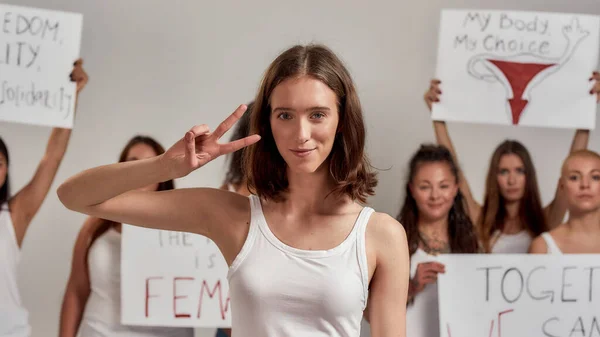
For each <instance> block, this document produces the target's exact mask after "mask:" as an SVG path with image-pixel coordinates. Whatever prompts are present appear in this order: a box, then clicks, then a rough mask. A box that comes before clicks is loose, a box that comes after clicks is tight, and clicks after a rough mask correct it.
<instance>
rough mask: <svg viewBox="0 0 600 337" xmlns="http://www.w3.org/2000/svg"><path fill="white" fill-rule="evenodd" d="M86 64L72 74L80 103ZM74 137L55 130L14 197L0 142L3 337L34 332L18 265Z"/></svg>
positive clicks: (68, 131)
mask: <svg viewBox="0 0 600 337" xmlns="http://www.w3.org/2000/svg"><path fill="white" fill-rule="evenodd" d="M82 64H83V63H82V61H81V60H78V61H76V62H75V64H74V68H73V72H72V73H71V75H70V76H71V80H72V81H74V82H76V88H77V89H76V92H77V96H76V101H77V98H78V97H79V93H80V92H81V90H82V89H83V88H84V87H85V85H86V83H87V81H88V77H87V74H86V73H85V71H84V70H83V67H82ZM70 137H71V129H61V128H54V129H53V130H52V133H51V134H50V139H48V145H47V146H46V152H45V154H44V157H43V158H42V160H41V161H40V163H39V164H38V167H37V170H36V172H35V174H34V176H33V178H32V179H31V181H29V182H28V183H27V184H26V185H25V187H23V189H21V190H20V191H19V192H17V193H16V194H15V195H14V196H11V194H10V181H9V175H8V164H9V160H10V158H9V155H8V149H7V147H6V145H5V144H4V141H2V139H0V337H26V336H29V335H30V333H31V327H30V326H29V313H28V311H27V309H25V307H24V306H23V303H22V302H21V296H20V294H19V284H18V280H17V266H18V264H19V260H20V257H21V246H22V243H23V240H24V238H25V233H26V232H27V229H28V228H29V224H30V223H31V221H32V219H33V217H34V216H35V215H36V213H37V212H38V210H39V209H40V207H41V205H42V203H43V202H44V200H45V199H46V195H47V194H48V191H49V190H50V186H51V185H52V182H53V181H54V177H55V176H56V172H57V171H58V168H59V166H60V163H61V161H62V159H63V157H64V154H65V152H66V150H67V145H68V143H69V139H70Z"/></svg>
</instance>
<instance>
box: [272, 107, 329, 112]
mask: <svg viewBox="0 0 600 337" xmlns="http://www.w3.org/2000/svg"><path fill="white" fill-rule="evenodd" d="M323 110H325V111H331V109H330V108H328V107H326V106H313V107H310V108H308V109H306V111H323ZM285 111H296V110H295V109H292V108H288V107H277V108H275V109H273V112H274V113H275V112H285Z"/></svg>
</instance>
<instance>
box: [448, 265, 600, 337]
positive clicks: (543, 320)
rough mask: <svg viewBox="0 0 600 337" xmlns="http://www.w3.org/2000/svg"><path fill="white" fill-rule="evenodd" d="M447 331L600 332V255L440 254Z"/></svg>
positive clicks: (471, 334) (578, 335)
mask: <svg viewBox="0 0 600 337" xmlns="http://www.w3.org/2000/svg"><path fill="white" fill-rule="evenodd" d="M440 262H441V263H443V264H444V265H445V266H446V273H445V274H443V275H442V274H440V276H439V278H438V289H439V303H440V306H439V308H440V336H441V337H480V336H489V337H532V336H549V337H562V336H570V337H584V336H585V337H592V336H600V255H516V254H515V255H500V254H493V255H489V254H486V255H483V254H482V255H458V254H456V255H455V254H450V255H443V256H440Z"/></svg>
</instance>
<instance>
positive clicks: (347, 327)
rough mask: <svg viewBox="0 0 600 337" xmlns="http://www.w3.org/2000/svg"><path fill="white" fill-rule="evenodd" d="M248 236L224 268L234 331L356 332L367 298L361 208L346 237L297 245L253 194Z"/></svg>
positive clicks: (268, 335) (256, 334) (250, 336)
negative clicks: (280, 234)
mask: <svg viewBox="0 0 600 337" xmlns="http://www.w3.org/2000/svg"><path fill="white" fill-rule="evenodd" d="M249 198H250V205H251V220H250V230H249V232H248V237H247V238H246V242H245V243H244V245H243V247H242V249H241V251H240V253H239V254H238V256H237V257H236V258H235V260H234V261H233V263H232V264H231V267H230V269H229V273H228V279H229V291H230V295H231V306H232V308H231V312H232V316H231V317H232V330H233V334H234V336H244V337H283V336H302V337H320V336H323V337H325V336H327V337H358V336H359V335H360V324H361V321H362V314H363V310H364V309H365V307H366V305H367V298H368V277H369V276H368V268H367V254H366V248H365V230H366V226H367V223H368V221H369V218H370V216H371V214H372V213H373V209H371V208H369V207H365V208H363V210H362V211H361V212H360V215H359V216H358V218H357V219H356V222H355V224H354V227H353V229H352V231H351V232H350V234H349V235H348V236H347V237H346V239H345V240H344V241H343V242H342V243H341V244H340V245H338V246H337V247H335V248H332V249H329V250H315V251H312V250H301V249H297V248H294V247H290V246H288V245H286V244H285V243H283V242H281V241H280V240H279V239H278V238H277V237H276V236H275V235H274V234H273V233H272V232H271V230H270V229H269V225H268V224H267V222H266V220H265V217H264V215H263V212H262V207H261V203H260V199H259V198H258V197H257V196H254V195H251V196H250V197H249Z"/></svg>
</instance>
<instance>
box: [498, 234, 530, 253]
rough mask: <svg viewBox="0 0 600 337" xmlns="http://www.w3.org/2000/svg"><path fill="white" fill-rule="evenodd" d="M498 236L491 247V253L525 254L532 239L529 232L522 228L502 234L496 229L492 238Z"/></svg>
mask: <svg viewBox="0 0 600 337" xmlns="http://www.w3.org/2000/svg"><path fill="white" fill-rule="evenodd" d="M496 237H498V239H497V240H496V242H495V243H494V246H493V247H492V254H527V252H528V251H529V246H530V245H531V241H532V240H533V239H532V237H531V235H529V232H527V231H525V230H523V231H520V232H518V233H516V234H504V233H501V232H500V231H496V232H495V233H494V235H492V240H493V239H494V238H496Z"/></svg>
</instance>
